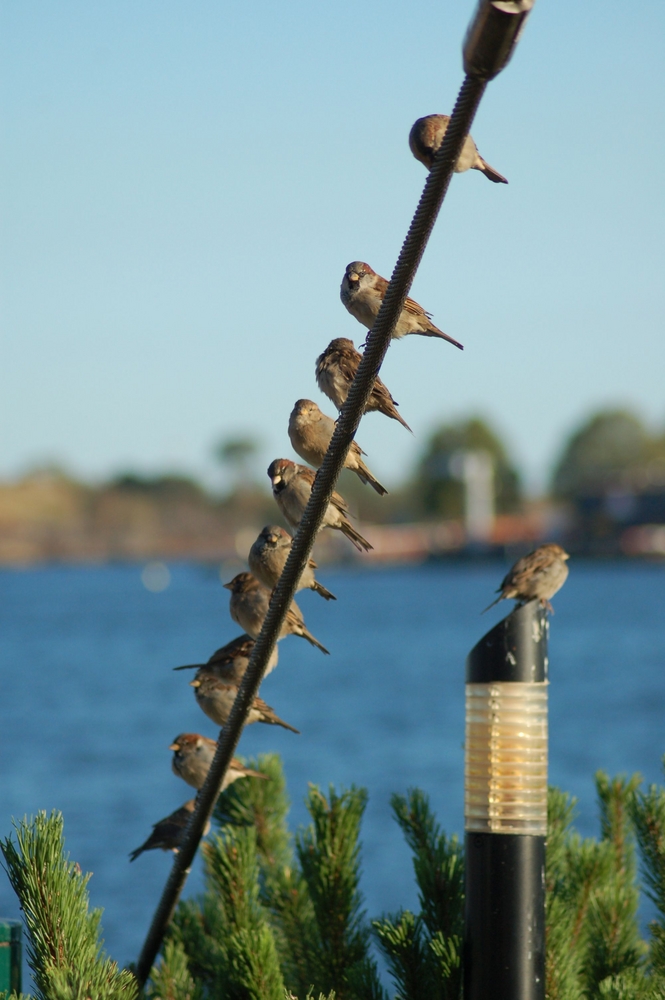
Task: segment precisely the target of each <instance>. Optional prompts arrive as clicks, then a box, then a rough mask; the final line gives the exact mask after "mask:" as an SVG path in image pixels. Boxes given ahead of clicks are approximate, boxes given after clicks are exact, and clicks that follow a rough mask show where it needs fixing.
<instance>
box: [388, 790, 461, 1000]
mask: <svg viewBox="0 0 665 1000" xmlns="http://www.w3.org/2000/svg"><path fill="white" fill-rule="evenodd" d="M392 807H393V812H394V814H395V818H396V820H397V822H398V823H399V825H400V827H401V829H402V832H403V833H404V836H405V838H406V841H407V843H408V845H409V847H410V848H411V851H412V852H413V868H414V872H415V876H416V883H417V885H418V889H419V902H420V909H421V912H420V914H419V915H418V916H414V915H413V914H412V913H410V912H409V911H408V910H407V911H406V912H404V911H399V912H398V913H397V914H395V915H392V916H386V917H384V918H383V919H382V920H375V921H374V931H375V934H376V937H377V940H378V942H379V945H380V947H381V950H382V951H383V953H384V955H385V956H386V958H387V960H388V967H389V969H390V972H391V975H392V977H393V979H394V980H395V984H396V986H397V990H398V992H397V1000H402V998H403V1000H407V998H411V997H417V996H422V995H425V996H428V997H432V998H441V1000H456V998H459V997H461V995H462V934H463V920H464V863H463V858H462V850H461V846H460V844H459V842H458V840H457V838H456V837H452V838H448V837H446V835H445V833H442V832H441V830H440V828H439V825H438V824H437V822H436V820H435V818H434V816H433V815H432V812H431V810H430V806H429V799H428V798H427V796H426V795H424V794H423V793H422V792H421V791H420V790H419V789H411V790H410V791H409V793H408V796H407V798H403V797H402V796H401V795H394V796H393V798H392ZM425 987H426V988H425Z"/></svg>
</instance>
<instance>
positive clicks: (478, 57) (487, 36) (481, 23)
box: [462, 0, 535, 80]
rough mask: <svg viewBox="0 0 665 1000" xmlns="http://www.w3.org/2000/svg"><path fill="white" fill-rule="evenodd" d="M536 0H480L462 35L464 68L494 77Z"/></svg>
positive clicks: (483, 77)
mask: <svg viewBox="0 0 665 1000" xmlns="http://www.w3.org/2000/svg"><path fill="white" fill-rule="evenodd" d="M534 3H535V0H479V3H478V7H477V8H476V13H475V15H474V18H473V20H472V21H471V23H470V25H469V27H468V29H467V32H466V38H465V39H464V47H463V50H462V51H463V54H464V70H465V72H466V73H467V74H468V75H469V76H473V77H476V78H480V79H481V80H493V79H494V77H495V76H497V75H498V74H499V73H500V72H501V70H502V69H503V68H504V66H507V65H508V63H509V61H510V58H511V56H512V54H513V52H514V50H515V46H516V45H517V43H518V41H519V38H520V35H521V34H522V31H523V30H524V25H525V24H526V20H527V18H528V16H529V14H530V13H531V9H532V7H533V5H534Z"/></svg>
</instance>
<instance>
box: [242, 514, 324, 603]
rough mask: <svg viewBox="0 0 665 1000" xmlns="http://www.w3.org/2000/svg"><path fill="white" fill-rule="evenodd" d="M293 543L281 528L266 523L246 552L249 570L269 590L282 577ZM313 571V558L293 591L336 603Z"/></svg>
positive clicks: (314, 564) (272, 588) (314, 567)
mask: <svg viewBox="0 0 665 1000" xmlns="http://www.w3.org/2000/svg"><path fill="white" fill-rule="evenodd" d="M292 541H293V539H292V538H291V535H290V534H289V533H288V531H285V530H284V528H280V527H279V525H276V524H268V525H266V527H265V528H262V529H261V533H260V534H259V536H258V538H257V539H256V541H255V542H254V544H253V545H252V547H251V549H250V550H249V556H248V558H247V561H248V562H249V568H250V570H251V571H252V573H253V574H254V576H255V577H256V579H257V580H258V581H259V582H260V583H262V584H263V586H264V587H267V588H268V589H269V590H274V589H275V587H276V586H277V581H278V580H279V578H280V576H281V575H282V570H283V569H284V566H285V565H286V560H287V559H288V557H289V552H290V551H291V542H292ZM315 569H316V563H315V562H314V560H313V559H309V560H308V562H307V566H305V569H304V570H303V572H302V576H301V577H300V580H299V581H298V586H297V588H296V590H297V591H298V590H313V591H314V593H315V594H318V595H319V596H320V597H323V598H325V600H326V601H336V600H337V598H336V597H335V595H334V594H331V593H330V591H329V590H326V588H325V587H324V586H323V584H322V583H319V581H318V580H317V579H316V577H315V576H314V570H315Z"/></svg>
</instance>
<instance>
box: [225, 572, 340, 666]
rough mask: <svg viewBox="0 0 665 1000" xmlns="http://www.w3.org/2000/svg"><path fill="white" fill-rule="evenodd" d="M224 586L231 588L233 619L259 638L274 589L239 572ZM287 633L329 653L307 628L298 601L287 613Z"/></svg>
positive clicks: (284, 628)
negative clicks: (271, 590)
mask: <svg viewBox="0 0 665 1000" xmlns="http://www.w3.org/2000/svg"><path fill="white" fill-rule="evenodd" d="M224 587H225V588H226V589H227V590H230V591H231V600H230V602H229V612H230V614H231V618H233V620H234V622H237V623H238V625H240V628H244V630H245V632H247V633H248V634H249V635H251V637H252V639H257V638H258V636H259V632H260V631H261V628H262V626H263V622H264V619H265V616H266V615H267V613H268V605H269V604H270V591H269V590H267V589H266V587H263V586H261V584H260V583H259V581H258V580H257V579H256V578H255V577H253V576H252V574H251V573H238V574H237V576H234V578H233V579H232V580H231V581H230V582H229V583H225V584H224ZM287 635H297V636H300V637H301V638H302V639H307V642H309V643H310V644H311V645H312V646H316V648H317V649H320V650H321V652H322V653H329V651H328V650H327V649H326V647H325V646H322V645H321V643H320V642H319V640H318V639H315V638H314V636H313V635H312V633H311V632H309V631H308V630H307V628H306V626H305V619H304V618H303V615H302V611H301V610H300V608H299V607H298V605H297V604H296V602H295V601H292V602H291V607H290V608H289V610H288V611H287V613H286V618H285V619H284V624H283V625H282V631H281V632H280V635H279V637H280V639H283V638H284V637H285V636H287Z"/></svg>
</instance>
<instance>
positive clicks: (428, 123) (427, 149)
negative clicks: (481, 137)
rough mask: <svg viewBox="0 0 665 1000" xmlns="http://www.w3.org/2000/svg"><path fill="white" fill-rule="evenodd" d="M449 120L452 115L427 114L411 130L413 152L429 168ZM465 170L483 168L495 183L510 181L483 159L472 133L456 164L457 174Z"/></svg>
mask: <svg viewBox="0 0 665 1000" xmlns="http://www.w3.org/2000/svg"><path fill="white" fill-rule="evenodd" d="M449 122H450V115H426V116H425V117H424V118H419V119H418V121H417V122H415V123H414V125H413V127H412V129H411V131H410V132H409V146H410V147H411V152H412V153H413V155H414V156H415V158H416V159H417V160H420V162H421V163H424V164H425V166H426V167H427V169H428V170H431V169H432V164H433V163H434V157H435V156H436V154H437V152H438V151H439V148H440V146H441V143H442V142H443V137H444V135H445V134H446V129H447V128H448V123H449ZM465 170H481V171H482V173H484V174H485V177H487V179H488V180H490V181H494V183H495V184H507V183H508V181H507V180H506V178H505V177H504V176H503V174H500V173H499V171H498V170H495V169H494V167H490V165H489V163H488V162H487V161H486V160H483V158H482V156H481V155H480V153H479V152H478V147H477V146H476V144H475V142H474V141H473V139H472V138H471V136H470V135H467V137H466V139H465V140H464V145H463V146H462V152H461V153H460V155H459V159H458V160H457V163H456V164H455V173H456V174H461V173H463V172H464V171H465Z"/></svg>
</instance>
